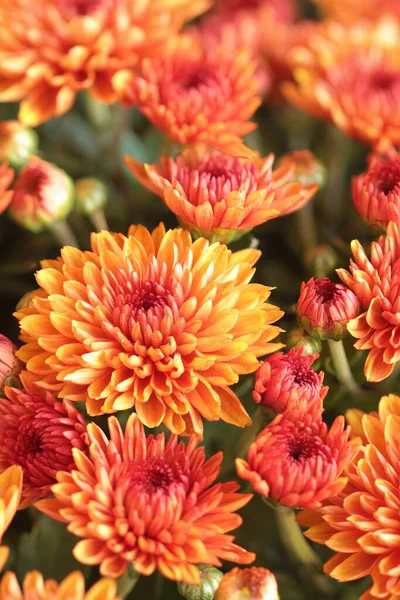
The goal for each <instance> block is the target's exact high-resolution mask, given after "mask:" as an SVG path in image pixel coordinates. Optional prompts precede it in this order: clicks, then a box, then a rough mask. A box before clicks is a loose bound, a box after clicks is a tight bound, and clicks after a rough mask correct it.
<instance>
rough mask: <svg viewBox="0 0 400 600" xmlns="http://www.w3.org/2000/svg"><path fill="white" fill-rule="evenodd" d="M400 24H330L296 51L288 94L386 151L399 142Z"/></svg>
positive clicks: (311, 110) (307, 108)
mask: <svg viewBox="0 0 400 600" xmlns="http://www.w3.org/2000/svg"><path fill="white" fill-rule="evenodd" d="M399 32H400V26H399V23H398V22H397V21H396V20H394V19H386V20H385V19H384V20H381V21H379V22H378V23H377V24H373V23H371V24H369V23H363V24H361V25H359V24H357V25H355V26H354V27H353V28H350V29H349V28H346V27H345V26H343V27H342V26H340V25H339V24H337V23H331V22H328V23H327V24H322V25H321V26H320V27H319V28H317V29H316V31H315V33H314V34H312V35H311V38H310V39H309V40H307V41H304V46H303V47H298V48H296V49H295V50H294V51H293V60H294V78H295V80H296V83H295V84H291V83H290V84H289V83H288V84H287V85H286V86H285V92H286V96H287V97H288V99H289V100H290V101H292V102H293V103H294V104H295V105H296V106H298V107H299V108H300V109H302V110H304V111H306V112H308V113H311V114H313V115H315V116H317V117H319V118H324V119H329V120H332V121H333V123H335V125H336V126H337V127H339V128H340V129H342V130H343V131H344V132H345V133H346V134H347V135H348V136H350V137H353V138H356V139H359V140H361V141H364V142H367V143H369V144H370V145H372V146H373V147H376V148H378V149H379V150H382V151H385V150H387V149H388V148H391V147H392V146H394V145H397V144H399V143H400V108H399V107H400V61H399V49H400V43H399Z"/></svg>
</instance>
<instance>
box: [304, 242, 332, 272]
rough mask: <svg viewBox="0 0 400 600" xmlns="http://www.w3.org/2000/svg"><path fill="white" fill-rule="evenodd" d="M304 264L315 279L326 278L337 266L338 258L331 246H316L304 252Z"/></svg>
mask: <svg viewBox="0 0 400 600" xmlns="http://www.w3.org/2000/svg"><path fill="white" fill-rule="evenodd" d="M305 262H306V264H307V266H308V268H309V269H310V272H311V274H312V275H314V276H315V277H326V276H327V275H329V273H331V272H332V271H333V270H334V268H335V267H336V265H337V262H338V257H337V254H336V252H335V250H334V249H333V248H332V246H328V244H318V245H317V246H313V247H312V248H310V249H309V250H308V252H306V255H305Z"/></svg>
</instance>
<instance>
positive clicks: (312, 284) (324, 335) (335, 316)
mask: <svg viewBox="0 0 400 600" xmlns="http://www.w3.org/2000/svg"><path fill="white" fill-rule="evenodd" d="M359 312H360V303H359V301H358V300H357V298H356V296H355V294H354V293H353V292H352V291H351V290H349V289H348V288H346V286H344V285H342V284H340V283H333V282H332V281H331V280H330V279H328V278H327V277H324V278H322V279H314V278H313V277H311V279H309V280H308V281H307V283H304V282H303V283H302V284H301V288H300V296H299V299H298V301H297V319H298V321H299V323H300V325H301V327H303V329H305V330H306V331H307V332H308V333H310V334H311V335H313V336H315V337H317V338H319V339H321V340H341V339H342V338H343V337H344V336H345V335H346V334H347V324H348V322H349V321H350V320H351V319H354V318H355V317H357V316H358V314H359Z"/></svg>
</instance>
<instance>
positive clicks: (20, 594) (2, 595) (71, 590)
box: [0, 571, 120, 600]
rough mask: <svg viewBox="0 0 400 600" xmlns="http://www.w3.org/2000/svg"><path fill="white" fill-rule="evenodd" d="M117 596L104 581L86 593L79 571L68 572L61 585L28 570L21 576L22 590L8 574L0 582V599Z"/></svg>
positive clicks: (103, 599) (106, 599)
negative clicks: (22, 577) (22, 579)
mask: <svg viewBox="0 0 400 600" xmlns="http://www.w3.org/2000/svg"><path fill="white" fill-rule="evenodd" d="M116 594H117V583H116V581H113V580H112V579H105V578H103V579H100V580H99V581H98V582H97V583H95V584H94V585H93V586H92V587H91V588H90V589H89V590H88V591H87V592H86V593H85V578H84V575H83V573H81V572H80V571H74V572H73V573H70V574H69V575H68V576H67V577H65V579H63V580H62V581H61V583H57V582H56V581H55V580H54V579H47V580H45V579H44V578H43V575H42V574H41V573H39V571H30V572H28V573H27V574H26V575H25V577H24V581H23V583H22V588H21V587H20V585H19V583H18V579H17V577H16V575H15V573H12V572H11V571H8V572H7V573H5V575H3V577H2V578H1V580H0V600H14V599H15V600H66V599H67V598H71V600H72V599H73V600H120V598H119V596H117V595H116Z"/></svg>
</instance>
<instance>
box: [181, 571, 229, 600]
mask: <svg viewBox="0 0 400 600" xmlns="http://www.w3.org/2000/svg"><path fill="white" fill-rule="evenodd" d="M198 567H199V570H200V577H201V583H200V584H199V585H195V584H191V583H184V582H182V581H181V582H179V583H178V592H179V593H180V595H181V596H183V597H184V598H186V600H213V599H214V595H215V592H216V590H217V588H218V586H219V584H220V581H221V579H222V573H221V571H219V570H218V569H216V568H215V567H212V566H211V565H198Z"/></svg>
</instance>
